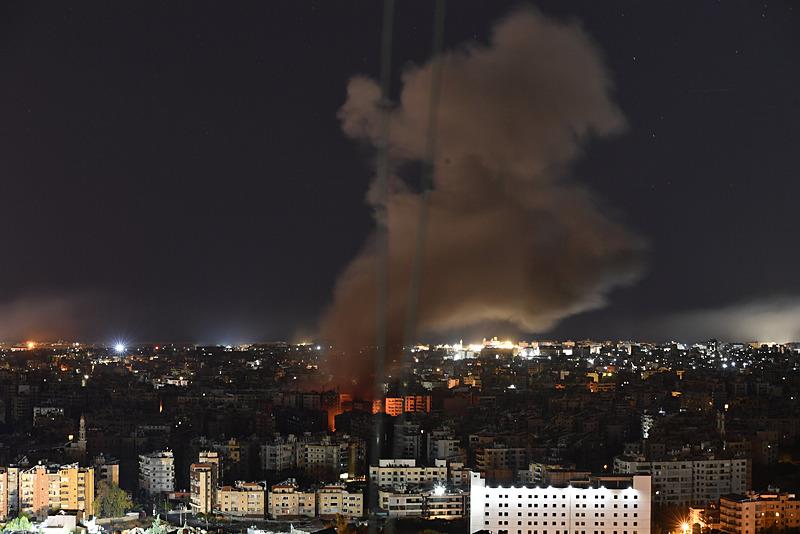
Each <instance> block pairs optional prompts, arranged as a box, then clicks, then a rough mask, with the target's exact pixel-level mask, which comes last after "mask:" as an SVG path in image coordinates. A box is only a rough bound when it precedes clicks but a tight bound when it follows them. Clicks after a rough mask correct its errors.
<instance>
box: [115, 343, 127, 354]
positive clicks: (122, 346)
mask: <svg viewBox="0 0 800 534" xmlns="http://www.w3.org/2000/svg"><path fill="white" fill-rule="evenodd" d="M126 348H127V347H125V343H120V342H117V343H115V344H114V352H116V353H117V354H122V353H123V352H125V349H126Z"/></svg>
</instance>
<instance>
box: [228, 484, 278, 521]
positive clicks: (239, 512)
mask: <svg viewBox="0 0 800 534" xmlns="http://www.w3.org/2000/svg"><path fill="white" fill-rule="evenodd" d="M266 493H267V492H266V489H265V488H264V486H262V485H261V484H259V483H257V482H237V483H236V485H235V486H222V487H221V488H219V490H217V503H218V507H219V508H218V510H219V511H220V512H222V513H223V514H226V515H230V516H233V517H246V518H253V519H263V518H264V516H265V513H266V511H267V509H266Z"/></svg>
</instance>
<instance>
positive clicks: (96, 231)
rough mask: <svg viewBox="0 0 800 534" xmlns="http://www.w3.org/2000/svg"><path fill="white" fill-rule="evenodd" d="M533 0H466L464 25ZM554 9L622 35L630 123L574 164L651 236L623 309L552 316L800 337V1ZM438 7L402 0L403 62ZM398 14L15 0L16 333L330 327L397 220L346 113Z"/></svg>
mask: <svg viewBox="0 0 800 534" xmlns="http://www.w3.org/2000/svg"><path fill="white" fill-rule="evenodd" d="M519 5H520V3H519V2H502V1H497V0H492V1H488V0H487V1H484V2H477V1H465V0H461V1H451V2H449V3H448V6H447V16H446V21H445V39H444V40H445V47H446V48H452V47H455V46H459V45H462V44H464V43H466V42H469V41H478V42H486V40H487V39H488V35H489V31H490V29H491V27H492V25H493V24H494V22H495V21H496V20H497V19H499V18H502V17H503V16H505V15H506V14H507V13H508V12H509V11H510V10H512V9H513V8H515V7H517V6H519ZM533 5H534V6H535V7H536V8H537V9H538V10H540V11H541V12H542V13H543V14H545V15H547V16H550V17H554V18H556V19H560V20H570V19H577V20H578V21H579V22H580V23H581V24H582V26H583V28H584V30H585V31H586V32H587V33H588V34H589V35H590V36H591V38H592V39H593V40H594V41H595V44H596V45H597V47H598V48H599V50H600V51H601V53H602V55H603V56H604V57H605V60H606V64H607V67H608V69H609V71H610V73H611V77H612V80H613V83H614V91H613V93H612V96H613V99H614V101H615V102H616V104H617V105H618V106H619V108H620V109H621V111H622V113H623V114H624V115H625V118H626V119H627V129H626V130H625V131H624V132H622V133H621V134H619V135H615V136H613V137H608V138H604V139H601V140H596V141H594V142H590V143H589V144H587V145H586V146H585V147H584V148H585V153H584V154H583V156H582V157H581V158H579V161H578V163H577V164H576V165H575V166H574V167H573V169H572V170H571V171H570V174H571V175H572V176H574V177H575V178H576V179H579V180H581V181H582V183H584V184H586V185H587V186H588V187H589V188H590V189H591V190H592V191H594V193H595V194H596V195H597V196H598V197H599V198H601V199H603V201H604V205H605V206H606V208H607V209H608V210H610V211H612V212H613V213H614V216H615V218H616V219H617V220H620V221H622V222H623V223H624V224H625V225H627V227H629V228H631V229H633V230H635V231H636V232H637V233H638V234H639V235H641V236H643V237H644V238H645V239H646V241H647V243H648V245H647V259H646V267H645V270H644V274H643V276H642V278H641V279H640V280H639V281H638V282H637V283H635V284H633V285H631V286H629V287H625V288H620V289H617V290H615V291H613V292H612V293H611V295H610V296H609V300H610V303H609V305H608V306H606V307H605V308H603V309H600V310H596V311H592V312H588V313H582V314H579V315H576V316H573V317H571V318H568V319H566V320H565V321H563V322H562V323H561V324H559V325H558V326H557V327H556V328H555V329H554V330H552V331H550V332H531V333H530V334H537V335H540V336H552V337H577V338H582V337H589V336H591V337H599V338H603V339H605V338H617V337H619V338H630V337H648V338H653V339H671V338H698V337H704V336H711V335H714V336H720V337H727V338H730V339H743V340H748V339H750V338H753V337H755V336H760V335H766V336H777V337H781V336H783V337H787V336H788V337H792V336H795V335H797V336H798V337H800V298H798V296H799V295H800V277H799V276H798V272H800V247H798V242H799V240H798V227H799V225H798V210H797V207H796V206H797V203H798V199H800V182H798V180H797V175H798V163H797V161H798V158H797V151H798V147H799V146H800V89H798V88H799V87H800V68H798V65H800V8H797V7H795V8H793V6H792V2H789V1H787V2H743V1H730V2H711V1H708V2H699V1H694V0H691V1H685V2H662V3H653V2H646V3H645V2H636V1H630V2H597V1H595V0H587V1H583V2H578V1H575V2H563V1H550V2H535V3H534V4H533ZM432 6H433V3H432V2H430V1H407V0H400V1H398V2H397V16H396V20H395V28H396V32H395V40H394V47H393V50H394V57H393V61H394V65H395V67H396V69H395V72H394V76H393V77H394V79H395V80H397V79H398V76H399V74H400V72H401V70H402V69H403V67H405V66H407V65H409V64H410V63H415V64H420V63H423V62H424V61H426V60H427V59H428V58H429V56H430V54H431V41H432V26H433V7H432ZM380 25H381V2H376V1H372V0H370V1H359V2H352V1H351V2H346V1H341V2H326V1H316V2H306V1H300V0H291V1H285V2H252V3H250V2H172V1H170V2H77V3H76V2H68V1H58V2H56V1H53V2H27V1H25V2H23V1H20V2H4V3H3V4H2V5H1V6H0V72H2V83H0V198H2V203H0V236H1V238H2V241H1V242H2V253H1V255H0V339H5V340H7V341H18V340H24V339H30V338H33V339H43V338H58V337H61V338H66V339H81V340H93V341H110V340H113V339H126V340H129V341H140V342H144V341H149V340H173V341H198V342H210V343H233V342H238V341H248V340H250V341H253V340H271V339H288V340H300V339H304V338H310V337H313V336H314V335H315V332H316V328H317V322H318V319H319V317H320V315H321V313H322V312H323V310H324V309H325V307H326V306H327V305H328V304H329V303H330V301H331V296H332V291H333V287H334V284H335V282H336V278H337V276H338V275H339V273H341V272H342V271H343V269H345V267H346V265H347V264H348V262H349V261H350V260H351V258H353V257H354V256H355V255H356V254H357V253H358V251H359V250H360V248H361V247H362V245H363V243H364V241H365V239H367V236H368V235H369V233H370V232H371V231H372V229H373V227H374V222H373V219H372V217H371V214H370V209H369V207H368V206H367V205H366V204H365V201H364V199H365V195H366V190H367V187H368V185H369V182H370V180H371V176H372V174H373V168H372V163H371V158H372V154H371V150H370V148H369V147H366V146H363V145H361V144H359V143H357V142H354V141H353V140H352V139H349V138H348V137H346V136H345V135H344V134H343V133H342V129H341V124H340V121H339V119H338V118H337V110H338V109H339V108H340V107H341V106H342V104H343V103H344V101H345V98H346V89H347V83H348V80H349V79H350V78H351V77H352V76H354V75H357V74H366V75H369V76H373V77H375V76H377V75H378V72H379V43H380ZM766 323H769V324H766ZM775 323H778V324H779V325H780V328H779V329H778V330H775V328H773V326H774V324H775ZM495 333H496V332H493V331H491V330H489V329H488V328H487V329H476V328H470V329H468V330H465V331H463V332H455V333H454V332H449V333H448V335H453V334H455V335H463V336H465V338H470V339H473V338H480V337H483V336H490V335H493V334H495ZM499 333H504V332H499ZM433 337H435V336H433ZM465 340H466V339H465Z"/></svg>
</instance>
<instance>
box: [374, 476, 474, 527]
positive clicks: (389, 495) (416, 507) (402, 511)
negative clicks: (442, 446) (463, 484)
mask: <svg viewBox="0 0 800 534" xmlns="http://www.w3.org/2000/svg"><path fill="white" fill-rule="evenodd" d="M468 495H469V494H468V493H466V492H464V491H463V490H461V489H458V488H456V489H447V488H446V487H445V486H444V484H436V485H434V486H433V487H429V488H426V489H421V488H419V487H416V488H413V487H403V486H398V487H395V488H394V489H388V488H386V489H381V490H379V491H378V506H379V507H380V508H381V510H382V511H383V512H384V513H386V515H387V516H388V517H396V518H403V517H420V518H424V519H459V518H461V517H463V516H464V512H465V510H466V505H467V499H468Z"/></svg>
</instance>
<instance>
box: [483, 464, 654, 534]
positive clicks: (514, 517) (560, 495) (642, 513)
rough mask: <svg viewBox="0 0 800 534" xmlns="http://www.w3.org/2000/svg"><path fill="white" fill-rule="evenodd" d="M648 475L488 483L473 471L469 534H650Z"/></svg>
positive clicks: (649, 479)
mask: <svg viewBox="0 0 800 534" xmlns="http://www.w3.org/2000/svg"><path fill="white" fill-rule="evenodd" d="M650 505H651V478H650V476H649V475H635V476H603V477H592V478H591V479H590V480H589V482H588V483H587V484H586V485H585V487H577V486H567V487H561V488H557V487H552V486H550V487H547V488H542V487H532V486H499V485H488V484H487V483H486V480H485V479H484V478H483V477H482V476H481V473H476V472H473V473H472V474H471V479H470V494H469V510H470V512H469V532H470V533H473V532H478V531H481V530H485V531H488V532H491V533H492V534H649V533H650Z"/></svg>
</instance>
